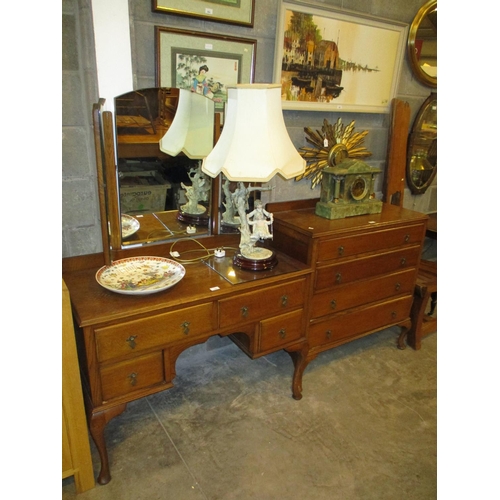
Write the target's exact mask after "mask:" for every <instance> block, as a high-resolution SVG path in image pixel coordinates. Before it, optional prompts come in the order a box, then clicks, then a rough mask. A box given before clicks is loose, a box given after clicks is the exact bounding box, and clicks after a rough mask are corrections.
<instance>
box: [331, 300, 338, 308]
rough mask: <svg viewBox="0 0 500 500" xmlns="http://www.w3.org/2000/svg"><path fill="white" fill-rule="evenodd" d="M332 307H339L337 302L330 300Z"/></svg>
mask: <svg viewBox="0 0 500 500" xmlns="http://www.w3.org/2000/svg"><path fill="white" fill-rule="evenodd" d="M330 307H331V308H332V309H335V308H336V307H337V301H336V300H330Z"/></svg>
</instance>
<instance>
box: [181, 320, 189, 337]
mask: <svg viewBox="0 0 500 500" xmlns="http://www.w3.org/2000/svg"><path fill="white" fill-rule="evenodd" d="M190 324H191V323H190V322H189V321H184V323H181V328H182V330H183V332H184V335H187V334H188V333H189V325H190Z"/></svg>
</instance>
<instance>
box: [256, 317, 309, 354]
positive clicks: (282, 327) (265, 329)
mask: <svg viewBox="0 0 500 500" xmlns="http://www.w3.org/2000/svg"><path fill="white" fill-rule="evenodd" d="M304 335H305V332H304V331H303V330H302V309H300V310H299V311H294V312H291V313H288V314H282V315H281V316H277V317H274V318H270V319H266V320H263V321H261V323H260V351H261V352H264V351H267V350H268V349H273V348H275V347H279V346H281V345H286V344H288V343H290V342H292V341H294V340H298V339H300V337H302V336H304Z"/></svg>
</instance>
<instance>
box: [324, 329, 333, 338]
mask: <svg viewBox="0 0 500 500" xmlns="http://www.w3.org/2000/svg"><path fill="white" fill-rule="evenodd" d="M325 333H326V338H327V339H328V340H330V339H331V338H332V331H331V330H327V331H326V332H325Z"/></svg>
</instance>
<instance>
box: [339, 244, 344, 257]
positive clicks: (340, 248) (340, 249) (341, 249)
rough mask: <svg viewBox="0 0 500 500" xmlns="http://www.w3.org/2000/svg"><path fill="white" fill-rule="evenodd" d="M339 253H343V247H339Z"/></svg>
mask: <svg viewBox="0 0 500 500" xmlns="http://www.w3.org/2000/svg"><path fill="white" fill-rule="evenodd" d="M339 255H344V247H342V246H340V247H339Z"/></svg>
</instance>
